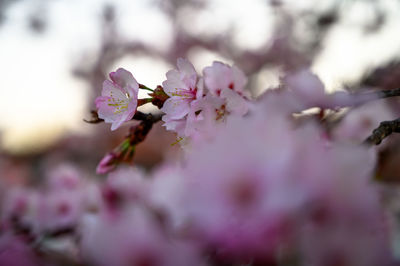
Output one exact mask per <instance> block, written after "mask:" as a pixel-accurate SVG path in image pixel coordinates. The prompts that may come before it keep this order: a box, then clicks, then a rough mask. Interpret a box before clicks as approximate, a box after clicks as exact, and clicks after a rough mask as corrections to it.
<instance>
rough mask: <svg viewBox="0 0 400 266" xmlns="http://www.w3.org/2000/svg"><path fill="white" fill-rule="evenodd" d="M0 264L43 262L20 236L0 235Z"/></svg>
mask: <svg viewBox="0 0 400 266" xmlns="http://www.w3.org/2000/svg"><path fill="white" fill-rule="evenodd" d="M0 265H4V266H40V265H43V262H41V261H40V259H39V257H38V256H37V255H36V254H35V252H34V251H33V250H32V249H31V247H30V246H29V245H28V244H27V243H25V241H24V239H23V238H21V237H16V236H13V235H11V234H3V235H0Z"/></svg>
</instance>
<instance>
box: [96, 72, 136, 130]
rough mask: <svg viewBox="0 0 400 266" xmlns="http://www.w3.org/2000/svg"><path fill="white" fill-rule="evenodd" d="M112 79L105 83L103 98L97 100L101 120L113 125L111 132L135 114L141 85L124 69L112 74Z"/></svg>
mask: <svg viewBox="0 0 400 266" xmlns="http://www.w3.org/2000/svg"><path fill="white" fill-rule="evenodd" d="M110 79H111V81H109V80H105V81H104V83H103V90H102V92H101V96H99V97H97V98H96V107H97V109H98V116H99V118H102V119H104V121H105V122H106V123H112V125H111V130H115V129H117V128H118V127H120V126H121V125H122V123H124V122H126V121H129V120H130V119H132V117H133V115H134V114H135V112H136V108H137V99H138V92H139V84H138V83H137V81H136V79H135V78H134V77H133V76H132V74H131V73H130V72H129V71H127V70H125V69H123V68H119V69H118V70H117V71H116V72H111V73H110Z"/></svg>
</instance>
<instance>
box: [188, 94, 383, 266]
mask: <svg viewBox="0 0 400 266" xmlns="http://www.w3.org/2000/svg"><path fill="white" fill-rule="evenodd" d="M274 96H275V95H273V94H272V95H270V97H272V98H274ZM272 101H273V99H272ZM263 108H265V107H258V111H261V110H262V109H263ZM265 110H266V111H268V110H269V108H265ZM265 119H267V120H266V121H268V122H269V123H271V124H270V125H273V126H268V125H269V123H266V122H264V120H265ZM249 132H252V134H251V136H249V135H248V134H249ZM323 135H324V134H323V129H321V128H319V127H318V126H317V125H315V124H307V125H303V126H302V127H299V128H295V127H294V125H293V124H292V123H291V120H290V117H289V116H287V115H285V113H279V112H276V111H273V110H272V109H270V110H269V112H266V113H260V112H258V113H252V114H250V115H249V116H247V117H246V119H243V118H238V117H236V118H235V119H233V120H231V121H230V123H228V124H227V127H226V129H222V130H220V131H219V132H218V135H217V136H216V138H215V140H214V141H212V142H211V143H209V144H205V143H204V142H203V143H197V146H195V148H193V149H192V153H191V154H190V155H189V158H188V162H187V166H186V167H185V170H184V175H185V176H186V179H184V185H183V187H184V188H183V189H182V191H183V192H182V193H183V195H184V198H183V200H182V212H184V213H185V215H186V219H187V220H188V221H190V223H189V227H188V228H186V230H187V231H189V232H190V233H191V234H193V235H195V236H197V237H199V239H201V240H202V241H203V244H204V245H206V246H209V247H212V248H214V249H216V251H215V252H216V253H217V254H218V258H219V259H220V260H222V261H225V262H230V263H232V262H233V261H241V262H243V263H245V262H248V261H253V262H258V263H272V262H273V261H275V260H277V259H278V257H277V254H278V253H279V250H281V248H287V249H289V250H298V251H300V252H304V253H303V255H304V256H305V257H307V258H310V260H314V258H315V257H314V255H313V254H312V252H313V251H312V248H310V249H306V248H303V246H302V245H299V241H300V242H301V243H306V244H304V245H308V244H309V243H311V242H312V241H317V239H318V237H319V235H320V234H322V235H323V233H326V235H324V237H326V239H325V240H324V241H326V242H325V243H324V244H322V242H321V245H319V244H317V243H316V242H315V243H314V242H313V243H312V244H310V245H311V246H314V245H317V246H318V245H319V246H318V247H319V248H320V252H319V253H318V254H316V256H322V257H323V256H325V255H324V254H335V252H336V251H337V246H336V245H333V244H332V245H331V242H334V241H336V240H335V239H336V237H337V235H335V234H333V233H332V234H331V233H330V232H336V233H337V234H339V235H342V237H343V238H345V237H348V238H353V237H354V238H358V239H360V241H361V242H357V243H358V246H357V245H356V246H354V247H353V251H354V254H361V252H362V251H361V250H364V252H367V253H368V259H367V260H364V259H362V258H360V259H357V258H351V257H347V256H351V255H350V254H351V253H352V252H353V251H349V252H344V253H341V255H342V256H346V258H344V259H346V263H348V264H344V265H371V266H372V265H375V264H376V263H377V262H378V261H380V260H381V261H382V262H383V263H385V260H384V259H383V258H385V256H387V255H388V252H389V247H388V245H387V241H386V242H385V240H386V236H387V231H386V229H385V221H384V219H383V218H382V217H383V215H382V214H383V213H382V210H381V208H380V206H379V200H378V194H377V191H376V190H375V189H374V187H373V186H372V185H371V184H369V180H368V178H369V177H370V175H371V171H372V169H373V166H374V157H373V156H371V153H370V152H368V150H367V149H366V148H364V147H360V146H341V145H340V144H338V143H335V142H332V141H328V140H327V139H325V138H323ZM352 191H354V192H355V194H354V195H352ZM289 195H290V196H289ZM353 197H354V198H353ZM364 197H365V201H363V200H362V199H363V198H364ZM338 198H340V200H336V199H338ZM332 201H334V202H332ZM335 201H336V202H335ZM332 204H335V205H334V206H335V207H334V208H337V209H335V211H334V212H332V213H330V215H332V217H330V218H328V219H329V220H330V221H331V223H330V224H329V227H328V228H323V229H321V230H326V231H323V232H320V233H311V234H309V235H307V237H302V235H301V232H303V230H304V228H305V226H306V225H307V224H308V223H309V221H310V220H313V219H314V218H313V217H319V214H321V216H322V217H323V216H324V211H327V212H330V208H331V207H332ZM314 206H317V207H318V208H319V207H321V209H318V210H317V211H315V212H314V211H312V212H309V210H310V209H313V208H314ZM317 207H315V208H317ZM320 210H321V212H320ZM350 213H353V214H351V215H350ZM303 215H305V216H303ZM357 217H358V218H357ZM371 217H375V218H373V219H372V218H371ZM316 219H318V218H316ZM321 219H324V218H321ZM355 221H357V222H355ZM331 230H332V231H331ZM363 234H365V237H361V235H363ZM314 236H315V240H314V238H313V237H314ZM299 237H300V239H298V238H299ZM312 239H313V240H312ZM303 241H304V242H303ZM343 241H344V240H343ZM357 241H358V240H357ZM363 241H365V243H363V244H361V243H362V242H363ZM347 249H348V250H350V249H351V244H350V246H347ZM327 256H328V255H327ZM315 259H316V258H315ZM316 260H317V259H316ZM347 260H348V262H347ZM271 261H272V262H271ZM341 261H342V260H341ZM275 262H276V261H275ZM305 263H307V262H305ZM312 265H314V264H312ZM315 265H326V264H319V262H318V263H316V264H315Z"/></svg>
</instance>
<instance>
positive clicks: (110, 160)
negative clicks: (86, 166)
mask: <svg viewBox="0 0 400 266" xmlns="http://www.w3.org/2000/svg"><path fill="white" fill-rule="evenodd" d="M117 164H118V161H117V158H116V154H115V153H114V152H110V153H107V154H106V155H105V156H104V157H103V159H101V161H100V162H99V164H98V165H97V168H96V173H98V174H106V173H108V172H111V171H112V170H114V169H115V168H116V166H117Z"/></svg>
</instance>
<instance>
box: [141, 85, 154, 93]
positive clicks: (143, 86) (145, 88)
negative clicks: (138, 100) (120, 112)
mask: <svg viewBox="0 0 400 266" xmlns="http://www.w3.org/2000/svg"><path fill="white" fill-rule="evenodd" d="M139 89H143V90H148V91H151V92H153V91H154V90H152V89H150V88H149V87H147V86H146V85H143V84H139Z"/></svg>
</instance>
